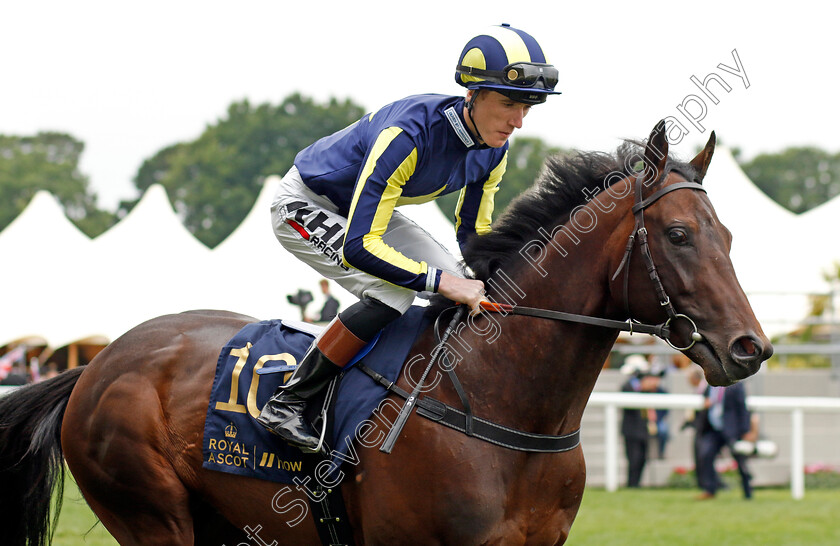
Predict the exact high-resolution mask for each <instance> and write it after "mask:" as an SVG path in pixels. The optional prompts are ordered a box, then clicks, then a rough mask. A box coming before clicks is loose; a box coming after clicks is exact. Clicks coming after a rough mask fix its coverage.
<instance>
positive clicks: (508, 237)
mask: <svg viewBox="0 0 840 546" xmlns="http://www.w3.org/2000/svg"><path fill="white" fill-rule="evenodd" d="M643 153H644V145H643V144H642V143H640V142H637V141H630V140H628V141H625V142H624V143H623V144H622V145H621V146H619V147H618V149H617V150H616V151H615V153H613V154H607V153H604V152H581V151H574V152H571V153H567V154H557V155H554V156H549V157H548V158H547V159H546V161H545V164H544V165H543V168H542V171H541V172H540V175H539V177H538V178H537V181H536V182H535V184H534V185H533V186H532V187H531V188H530V189H528V190H527V191H525V192H523V193H522V194H521V195H520V196H519V197H517V198H516V199H514V200H513V201H512V202H511V203H510V205H509V206H508V207H507V209H505V211H504V212H503V214H502V215H501V216H500V217H499V218H498V219H497V220H496V222H494V223H493V229H492V231H491V232H490V233H488V234H486V235H483V236H481V237H476V236H474V237H472V238H471V239H470V240H469V241H468V242H467V245H466V246H465V247H464V248H463V255H464V262H465V263H466V265H467V266H469V268H470V269H472V271H473V273H474V275H475V278H477V279H481V280H483V281H485V282H486V281H487V279H489V278H490V277H491V276H492V275H493V273H494V271H496V270H497V269H498V268H501V267H504V266H505V265H506V264H508V263H509V262H510V261H511V260H515V259H517V258H518V257H519V251H520V250H521V249H522V248H523V247H525V245H526V244H527V243H528V242H529V241H531V240H533V239H535V238H538V237H539V236H538V233H537V230H538V229H539V228H543V229H544V230H546V231H551V229H553V228H554V227H555V226H557V225H559V224H561V223H565V222H567V221H568V219H569V215H570V214H571V212H572V210H573V209H574V208H575V207H577V206H578V205H582V204H584V203H586V202H587V201H588V200H589V199H591V197H592V196H593V195H595V193H596V192H597V191H599V190H603V189H604V181H605V180H606V179H607V177H608V176H609V177H610V178H611V182H615V181H618V180H619V179H621V178H624V177H625V176H629V175H630V174H632V173H633V169H634V167H635V166H636V165H637V163H638V162H640V161H642V155H643ZM671 170H678V171H680V173H682V174H683V175H684V176H686V178H687V179H689V180H691V179H692V178H693V177H694V169H693V168H692V167H691V166H690V165H689V164H687V163H683V162H680V161H677V160H675V159H674V158H672V157H669V158H668V162H667V164H666V167H665V173H667V172H669V171H671ZM615 173H619V174H620V175H621V176H620V177H619V176H615Z"/></svg>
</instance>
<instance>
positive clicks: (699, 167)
mask: <svg viewBox="0 0 840 546" xmlns="http://www.w3.org/2000/svg"><path fill="white" fill-rule="evenodd" d="M715 142H717V138H716V137H715V132H714V131H712V134H711V136H709V142H707V143H706V147H705V148H703V151H702V152H700V153H699V154H697V157H695V158H694V159H692V160H691V161H690V162H689V164H690V165H691V166H692V167H694V170H696V171H697V179H698V180H699V181H700V182H703V179H704V178H705V177H706V169H708V168H709V163H711V162H712V155H713V154H714V153H715Z"/></svg>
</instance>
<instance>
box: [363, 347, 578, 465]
mask: <svg viewBox="0 0 840 546" xmlns="http://www.w3.org/2000/svg"><path fill="white" fill-rule="evenodd" d="M355 367H356V368H358V369H360V370H361V371H362V372H364V373H365V374H367V375H368V377H370V378H371V379H373V380H374V381H376V382H377V383H379V384H380V385H382V386H383V387H385V388H386V389H387V390H388V391H389V392H392V393H394V394H396V395H397V396H399V397H401V398H405V399H407V398H408V396H409V394H408V392H406V391H405V390H404V389H402V388H400V387H398V386H397V385H396V384H395V383H393V382H392V381H389V380H388V379H387V378H385V377H384V376H383V375H382V374H380V373H378V372H376V371H374V370H372V369H370V368H368V367H367V366H366V365H365V364H364V363H361V362H360V363H358V364H356V366H355ZM417 414H418V415H421V416H423V417H425V418H426V419H430V420H432V421H435V422H437V423H440V424H442V425H445V426H447V427H449V428H452V429H455V430H457V431H459V432H462V433H464V434H469V433H468V432H467V430H468V429H467V417H466V414H465V413H464V412H462V411H460V410H457V409H455V408H453V407H452V406H449V405H447V404H444V403H443V402H441V401H439V400H436V399H434V398H432V397H430V396H426V397H424V398H420V399H419V400H418V401H417ZM471 421H472V433H471V434H469V435H470V436H473V437H475V438H479V439H481V440H484V441H485V442H490V443H491V444H496V445H498V446H502V447H506V448H508V449H514V450H516V451H527V452H532V453H560V452H563V451H569V450H572V449H574V448H576V447H577V446H578V445H580V429H578V430H576V431H574V432H572V433H570V434H565V435H563V436H550V435H547V434H533V433H530V432H523V431H521V430H516V429H513V428H510V427H506V426H504V425H500V424H498V423H493V422H492V421H488V420H486V419H482V418H480V417H475V416H472V419H471Z"/></svg>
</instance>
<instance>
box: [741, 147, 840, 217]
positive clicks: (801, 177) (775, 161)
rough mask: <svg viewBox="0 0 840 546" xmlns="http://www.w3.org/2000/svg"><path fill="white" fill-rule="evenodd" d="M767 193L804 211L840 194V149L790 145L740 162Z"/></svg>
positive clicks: (792, 209)
mask: <svg viewBox="0 0 840 546" xmlns="http://www.w3.org/2000/svg"><path fill="white" fill-rule="evenodd" d="M741 168H742V169H744V172H745V173H746V175H747V176H748V177H749V178H750V180H752V181H753V182H754V183H755V185H756V186H758V187H759V188H760V189H761V190H762V191H763V192H764V193H766V194H767V195H768V196H770V197H771V198H772V199H773V200H774V201H776V202H777V203H779V204H780V205H782V206H783V207H786V208H788V209H789V210H791V211H793V212H796V213H802V212H805V211H807V210H809V209H812V208H814V207H816V206H818V205H821V204H822V203H824V202H826V201H828V200H829V199H831V198H832V197H834V196H836V195H837V194H840V153H838V154H830V153H829V152H826V151H824V150H820V149H818V148H812V147H803V148H787V149H785V150H783V151H782V152H779V153H773V154H761V155H758V156H756V157H755V158H754V159H752V160H750V161H746V162H742V163H741Z"/></svg>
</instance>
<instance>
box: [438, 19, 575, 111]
mask: <svg viewBox="0 0 840 546" xmlns="http://www.w3.org/2000/svg"><path fill="white" fill-rule="evenodd" d="M558 76H559V73H558V71H557V68H555V67H554V65H552V64H549V62H548V61H547V60H546V58H545V54H543V51H542V48H541V47H540V44H538V43H537V41H536V40H535V39H534V38H533V36H531V35H530V34H528V33H527V32H524V31H522V30H519V29H516V28H513V27H511V26H510V25H508V24H502V25H500V26H493V27H490V28H489V29H487V31H486V32H484V33H483V34H480V35H478V36H476V37H475V38H473V39H471V40H470V41H469V42H467V45H466V46H464V50H463V51H462V52H461V56H460V57H459V58H458V66H457V67H456V68H455V81H456V82H457V83H458V85H461V86H463V87H466V88H467V89H473V90H478V89H492V90H493V91H498V92H499V93H502V94H503V95H505V96H507V97H508V98H510V99H511V100H515V101H516V102H521V103H525V104H542V103H543V102H545V99H546V97H547V96H548V95H556V94H559V93H560V91H555V90H554V87H555V86H556V85H557V80H558Z"/></svg>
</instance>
